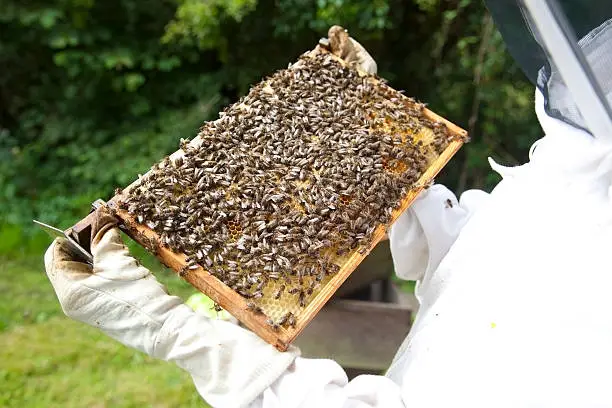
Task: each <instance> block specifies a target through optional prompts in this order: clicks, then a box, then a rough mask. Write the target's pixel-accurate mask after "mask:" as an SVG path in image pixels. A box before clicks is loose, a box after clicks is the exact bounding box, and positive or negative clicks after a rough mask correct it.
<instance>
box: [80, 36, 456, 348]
mask: <svg viewBox="0 0 612 408" xmlns="http://www.w3.org/2000/svg"><path fill="white" fill-rule="evenodd" d="M311 52H312V53H317V52H327V51H326V50H324V49H322V48H321V47H317V48H316V49H315V50H313V51H311ZM338 60H339V61H342V60H340V59H338ZM424 115H425V117H426V118H428V119H430V120H432V121H434V122H438V121H439V122H443V123H444V124H446V126H447V127H448V129H449V131H450V133H451V140H450V143H449V145H448V146H447V147H446V149H445V150H444V151H443V152H442V153H441V154H440V155H439V156H437V157H436V158H435V160H434V161H433V163H432V164H431V165H430V167H429V168H428V169H427V170H426V171H425V172H424V173H423V174H422V176H421V178H420V179H419V181H418V183H417V187H415V188H414V189H412V190H411V191H410V192H409V193H408V194H407V195H406V196H405V197H404V198H403V200H402V201H401V205H400V207H399V208H398V209H397V210H395V211H394V212H393V214H392V216H391V222H390V223H389V225H391V224H392V223H393V222H394V221H395V220H396V219H397V218H398V217H399V216H400V214H402V213H403V212H404V211H405V210H406V209H407V208H408V207H409V206H410V204H411V203H412V202H413V201H414V200H415V198H416V197H417V196H418V195H419V193H420V192H421V191H422V190H423V188H425V187H426V186H428V185H429V184H430V183H431V182H432V181H433V179H434V177H435V176H436V175H437V174H438V173H439V171H440V170H441V169H442V168H443V167H444V166H445V165H446V163H448V161H449V160H450V159H451V157H452V156H453V155H454V154H455V153H456V152H457V151H458V150H459V148H460V147H461V146H462V145H463V143H464V141H465V140H466V139H467V132H466V131H465V130H463V129H461V128H459V127H458V126H456V125H455V124H453V123H451V122H449V121H447V120H446V119H444V118H442V117H441V116H439V115H437V114H435V113H434V112H432V111H430V110H428V109H425V110H424ZM198 139H199V138H194V140H193V141H192V142H191V143H198ZM180 155H182V151H181V150H179V151H177V152H175V153H173V154H172V155H171V156H170V158H171V159H173V158H176V157H178V156H180ZM133 186H134V183H132V184H131V185H130V186H128V187H127V188H126V189H125V190H124V192H123V193H121V194H119V195H116V196H114V197H113V198H111V199H110V200H109V201H108V203H107V206H108V207H109V208H110V209H111V211H112V212H113V213H114V214H115V215H116V216H117V217H118V218H119V219H120V220H121V222H122V223H123V225H122V229H123V230H124V231H125V232H126V233H127V234H128V235H129V236H130V237H131V238H132V239H134V240H135V241H137V242H138V243H139V244H141V245H142V246H144V247H145V248H147V249H148V250H149V251H150V252H152V253H154V254H155V255H156V256H157V258H158V259H159V260H160V261H161V262H162V263H163V264H164V265H166V266H167V267H168V268H170V269H172V270H174V271H175V272H177V273H180V271H185V270H187V268H186V262H185V258H186V257H185V255H183V254H178V253H175V252H173V251H171V250H170V249H169V248H167V247H165V246H163V245H159V237H158V235H157V234H156V233H155V232H154V231H153V230H151V229H150V228H148V227H146V226H144V225H141V224H138V223H137V222H136V221H135V220H134V219H133V218H132V217H131V216H130V215H129V214H128V213H127V211H125V210H124V209H121V208H119V206H118V203H119V201H120V199H121V197H122V194H126V193H127V192H129V190H130V188H132V187H133ZM93 216H94V215H93V214H90V215H89V216H88V217H86V218H85V219H83V220H81V221H80V222H79V223H77V224H76V225H75V226H74V227H72V228H71V230H72V232H73V233H76V234H77V235H82V234H83V233H85V234H86V231H87V229H88V228H89V226H90V225H91V220H92V219H93V218H92V217H93ZM387 227H388V225H380V226H379V227H378V228H377V229H376V230H375V231H374V234H373V237H372V243H371V245H370V247H369V248H366V251H365V252H364V253H361V254H360V253H359V252H358V251H357V250H356V251H354V252H353V253H352V254H350V256H349V257H348V260H347V261H346V262H345V263H344V264H343V265H342V266H341V268H340V270H339V271H338V272H337V273H336V274H335V275H334V276H332V278H331V279H330V280H329V282H327V283H326V284H325V285H324V286H323V287H322V288H321V290H320V291H319V292H318V293H316V294H315V295H313V298H312V300H311V301H310V302H309V303H308V304H307V305H306V307H305V308H304V309H303V310H302V311H301V313H300V314H299V315H297V316H296V325H295V327H279V328H278V329H274V328H272V327H271V326H269V325H268V324H267V323H266V317H265V316H264V315H262V314H257V313H254V312H252V311H250V310H247V300H246V299H245V298H243V297H242V296H240V295H239V294H238V293H236V292H235V291H233V290H232V289H231V288H229V287H228V286H226V285H225V284H224V283H223V282H221V281H220V280H218V279H217V278H216V277H215V276H213V275H212V274H210V273H209V272H207V271H206V270H204V269H203V268H202V267H199V268H197V269H193V270H188V272H187V273H180V275H181V276H182V278H183V279H185V280H186V281H188V282H189V283H190V284H191V285H192V286H194V287H195V288H196V289H198V290H199V291H201V292H203V293H204V294H206V295H207V296H208V297H210V298H211V299H212V300H213V301H215V302H216V303H217V304H219V305H220V306H221V307H222V308H223V309H225V310H227V311H228V312H229V313H231V314H232V315H233V316H234V317H236V318H237V319H238V320H239V321H240V322H242V324H244V325H245V326H246V327H248V328H249V329H250V330H252V331H253V332H255V333H256V334H257V335H259V336H260V337H261V338H263V339H264V340H265V341H267V342H268V343H270V344H273V345H274V346H275V347H276V348H277V349H279V350H281V351H284V350H286V349H287V347H288V345H289V344H290V343H291V342H292V341H293V340H294V339H295V338H296V337H297V336H298V335H299V334H300V332H301V331H302V330H303V329H304V328H305V327H306V326H307V325H308V323H309V322H310V321H311V320H312V319H313V318H314V317H315V316H316V314H317V313H318V312H319V310H320V309H321V308H322V307H323V305H325V303H326V302H327V301H328V300H329V299H330V297H331V296H332V295H333V294H334V292H335V291H336V290H337V289H338V288H339V287H340V285H342V283H343V282H344V281H345V280H346V279H347V278H348V276H349V275H350V274H351V273H352V272H353V271H354V270H355V268H356V267H357V266H358V265H359V264H360V263H361V261H362V260H363V259H364V258H365V257H366V256H367V254H368V253H369V252H370V251H371V250H372V248H374V246H376V244H377V243H378V242H379V241H380V240H381V239H383V238H384V237H385V233H386V228H387Z"/></svg>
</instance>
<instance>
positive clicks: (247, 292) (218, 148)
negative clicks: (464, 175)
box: [112, 48, 465, 345]
mask: <svg viewBox="0 0 612 408" xmlns="http://www.w3.org/2000/svg"><path fill="white" fill-rule="evenodd" d="M449 126H450V128H451V129H449ZM464 138H465V132H463V131H461V130H460V129H458V128H456V127H454V126H453V125H452V124H448V122H446V121H444V120H443V119H441V118H439V117H437V116H436V115H435V114H432V113H431V112H429V111H427V110H426V109H424V107H423V106H422V105H421V104H418V103H416V102H415V101H413V100H411V99H409V98H406V97H404V96H403V95H401V94H400V93H398V92H396V91H394V90H393V89H391V88H390V87H388V86H386V85H385V84H384V83H383V82H382V81H381V80H380V79H378V78H375V77H372V76H368V75H364V74H362V73H360V72H358V71H357V70H355V69H353V68H350V67H347V66H346V65H345V64H343V62H342V61H341V60H339V59H338V58H336V57H334V56H333V55H332V54H330V53H328V52H326V51H324V50H322V49H319V48H318V49H316V50H315V51H313V52H310V53H307V54H305V55H303V56H302V57H301V58H300V59H299V61H298V62H296V63H295V64H294V65H293V66H290V67H289V68H288V69H285V70H282V71H279V72H277V73H275V74H274V75H273V76H271V77H270V78H267V79H265V80H264V81H262V82H261V83H260V84H258V85H257V86H255V87H253V88H252V89H251V91H250V92H249V94H248V95H247V96H245V97H244V98H242V99H241V100H240V101H239V102H237V103H236V104H234V105H232V106H230V107H228V108H227V109H226V110H225V111H224V112H222V113H221V115H220V118H219V119H218V120H216V121H214V122H209V123H206V124H205V125H204V126H203V127H202V128H201V131H200V133H199V135H198V137H196V138H195V139H194V140H193V141H191V142H188V141H182V142H181V150H180V151H179V152H177V153H175V154H174V155H172V156H171V157H169V158H166V159H165V160H164V161H162V162H161V163H159V164H157V165H155V166H154V167H153V168H152V170H151V171H150V172H149V173H147V174H146V175H145V176H143V177H141V178H140V179H139V180H138V181H136V182H135V183H134V184H133V185H131V186H130V187H128V188H127V189H125V191H124V192H123V193H122V194H120V195H118V196H117V197H115V199H113V200H112V201H113V203H114V204H115V205H116V206H115V207H114V208H115V210H116V214H117V215H118V216H119V217H120V218H122V219H123V220H124V221H125V223H126V225H127V226H128V229H129V230H130V229H131V230H132V231H133V232H134V235H135V238H136V239H137V240H138V241H140V242H141V243H143V244H145V245H146V246H147V247H149V249H151V250H153V251H155V252H156V253H158V255H159V253H160V252H162V253H172V254H175V255H177V254H178V256H179V257H178V258H177V259H179V261H177V263H172V264H171V265H170V266H172V267H173V268H174V269H177V272H179V273H180V274H181V276H183V277H184V278H185V279H187V280H188V281H190V282H192V283H193V284H194V285H196V286H197V287H198V288H199V289H201V290H203V291H204V292H205V293H207V294H209V295H212V296H211V297H213V299H215V300H216V301H218V302H219V303H221V305H222V306H223V307H224V308H226V309H227V310H228V311H229V312H230V313H233V314H234V315H235V316H236V317H238V318H239V319H241V317H242V319H241V320H243V322H244V323H245V324H247V326H249V327H251V328H252V329H254V331H256V332H257V333H258V334H260V335H262V333H264V332H265V335H262V337H264V338H265V339H266V340H268V341H270V338H271V337H272V338H274V335H273V334H271V333H274V332H277V337H279V338H282V341H281V342H280V343H278V342H277V345H278V344H285V345H286V343H287V342H288V341H290V340H291V339H292V338H293V337H295V335H297V333H299V331H300V330H301V329H302V328H303V326H304V325H305V324H306V323H307V322H308V321H309V320H310V319H311V318H312V317H313V316H314V314H315V313H316V311H317V310H319V308H320V307H321V306H322V305H323V303H324V302H325V301H326V300H327V299H328V298H329V297H330V296H331V294H332V293H333V291H334V290H335V288H337V287H338V285H339V284H340V283H341V282H342V281H343V280H344V279H346V277H347V276H348V274H349V273H350V272H351V271H352V270H353V269H354V268H355V267H356V266H357V265H358V263H359V262H360V260H361V259H363V257H365V255H367V252H369V250H370V249H371V248H372V246H373V245H375V243H376V242H377V241H378V240H379V239H380V238H381V236H382V234H383V233H384V230H385V228H386V227H387V226H388V225H389V224H390V223H391V222H392V221H393V220H394V219H395V218H396V217H397V216H398V215H399V213H400V212H401V211H402V210H404V209H405V208H406V207H407V205H408V204H409V202H410V201H412V199H413V198H414V196H416V193H417V192H418V191H419V190H420V189H421V188H423V186H424V185H425V184H427V183H429V182H430V181H431V178H432V177H433V176H434V175H435V173H436V172H437V171H438V170H439V169H440V168H441V167H442V166H443V165H444V164H445V163H446V161H447V160H448V159H449V158H450V156H451V155H452V154H453V153H454V152H455V151H456V150H457V149H458V148H459V146H460V145H461V143H462V142H463V141H464ZM185 256H186V257H185ZM181 257H182V261H180V259H181ZM162 259H163V257H162ZM179 264H180V265H181V266H180V268H178V267H177V266H178V265H179ZM204 274H210V275H212V276H210V275H208V276H204ZM201 279H205V280H206V282H207V283H206V284H204V285H203V286H205V287H199V286H201V285H200V284H196V283H195V282H200V283H201ZM211 285H212V286H218V287H216V288H210V286H211ZM213 289H215V290H213ZM220 292H223V293H224V294H225V295H223V296H219V293H220ZM245 316H249V317H248V318H247V319H245ZM264 325H265V328H264Z"/></svg>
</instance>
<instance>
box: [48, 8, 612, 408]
mask: <svg viewBox="0 0 612 408" xmlns="http://www.w3.org/2000/svg"><path fill="white" fill-rule="evenodd" d="M488 6H489V8H490V11H491V13H492V15H493V17H494V20H495V21H496V23H497V25H498V27H499V29H500V31H501V32H502V35H503V36H504V39H505V41H506V43H507V46H508V48H509V49H510V51H511V52H512V53H513V54H514V55H515V57H516V59H517V61H518V62H519V63H520V64H521V66H522V67H523V68H524V69H525V71H526V73H527V74H528V76H529V77H530V78H531V79H533V80H534V82H535V83H536V84H537V90H536V95H535V102H536V112H537V115H538V118H539V121H540V124H541V126H542V129H543V131H544V134H545V136H544V137H543V138H542V139H540V140H538V141H537V142H536V144H534V146H533V147H532V149H531V152H530V155H529V156H530V157H529V162H528V163H526V164H524V165H522V166H517V167H513V168H507V167H502V166H500V165H497V164H495V163H494V162H492V161H491V165H492V168H493V170H494V171H496V172H498V173H499V174H501V175H502V177H503V181H501V182H500V183H499V185H498V186H497V187H496V188H495V189H494V190H493V192H492V193H491V194H486V193H484V192H481V191H467V192H465V193H464V194H463V195H462V196H461V198H460V199H459V201H457V199H456V198H455V196H454V195H453V193H451V192H450V191H449V190H448V189H446V188H445V187H443V186H441V185H435V186H433V187H431V188H429V189H428V190H427V191H426V192H424V193H423V194H421V196H420V197H419V198H418V199H417V200H416V202H415V203H414V205H413V206H412V207H411V208H410V209H409V210H408V211H407V212H406V213H405V214H403V215H402V216H401V218H400V219H399V220H398V221H397V223H396V224H395V225H394V226H393V228H392V229H391V231H390V235H389V237H390V240H391V250H392V255H393V259H394V263H395V267H396V271H397V274H398V275H399V276H400V277H401V278H404V279H413V280H418V286H417V297H418V299H419V301H420V304H421V307H420V311H419V313H418V316H417V318H416V322H415V324H414V326H413V328H412V330H411V332H410V334H409V335H408V338H407V339H406V340H405V342H404V344H403V345H402V346H401V348H400V350H399V351H398V353H397V355H396V357H395V359H394V361H393V363H392V365H391V367H390V368H389V371H388V372H387V374H386V375H385V376H372V375H363V376H359V377H356V378H355V379H353V380H352V381H350V382H349V381H348V380H347V376H346V374H345V373H344V371H343V370H342V368H341V367H340V366H339V365H338V364H337V363H336V362H334V361H331V360H325V359H306V358H302V357H300V355H299V351H298V350H297V349H295V348H289V350H288V351H287V352H284V353H281V352H278V351H276V350H275V349H274V348H273V347H272V346H270V345H268V344H267V343H265V342H264V341H262V340H261V339H259V338H258V337H257V336H255V335H254V334H252V333H251V332H249V331H247V330H244V329H242V328H240V327H238V326H237V325H234V324H231V323H228V322H225V321H221V320H210V319H208V318H206V317H204V316H202V315H201V314H196V313H195V312H193V311H192V310H191V309H190V308H189V307H187V306H186V305H184V304H183V303H182V302H181V300H179V299H178V298H177V297H174V296H170V295H168V294H167V292H166V290H165V288H164V287H163V286H162V285H161V284H160V283H158V282H157V280H156V279H155V278H154V277H153V275H151V273H150V272H149V271H148V270H147V269H145V268H144V267H142V266H140V265H139V264H138V262H137V261H136V260H134V258H132V257H131V256H130V254H129V253H128V250H127V249H126V247H125V246H124V245H123V243H122V241H121V238H120V236H119V231H118V230H117V228H115V227H114V224H113V222H112V221H108V222H107V221H104V220H100V223H99V224H98V225H97V226H96V228H95V236H94V238H93V243H92V247H93V249H92V252H93V256H94V266H93V269H92V268H91V267H89V266H87V265H86V264H83V263H79V262H76V261H74V260H72V259H71V258H70V257H69V256H67V255H66V252H65V250H64V244H63V243H62V241H56V242H55V243H54V244H53V245H52V246H51V247H50V248H49V249H48V251H47V253H46V255H45V266H46V269H47V273H48V275H49V279H50V280H51V282H52V284H53V287H54V288H55V291H56V292H57V296H58V298H59V301H60V303H61V305H62V308H63V310H64V312H65V313H66V314H67V315H68V316H70V317H71V318H73V319H76V320H79V321H82V322H84V323H87V324H89V325H91V326H94V327H98V328H99V329H101V330H102V331H104V332H105V333H106V334H108V335H109V336H111V337H113V338H114V339H116V340H118V341H120V342H122V343H123V344H125V345H127V346H130V347H134V348H136V349H138V350H141V351H143V352H145V353H147V354H149V355H151V356H153V357H155V358H159V359H163V360H167V361H174V362H175V363H176V364H178V365H179V366H180V367H182V368H183V369H185V370H186V371H188V372H189V373H190V374H191V376H192V377H193V381H194V383H195V386H196V388H197V390H198V392H199V393H200V394H201V395H202V397H203V398H204V399H205V400H206V401H207V402H208V403H209V404H211V405H213V406H215V407H238V406H252V407H267V408H268V407H282V408H288V407H317V408H323V407H385V408H392V407H411V408H423V407H487V408H489V407H555V408H559V407H610V406H612V391H611V386H610V381H611V380H612V295H611V293H612V189H611V186H612V143H610V142H611V140H612V125H611V123H612V120H611V116H610V110H609V106H608V99H609V98H610V92H611V90H612V28H611V26H612V20H610V17H612V4H611V2H608V1H599V0H590V1H564V2H563V4H562V5H561V7H559V5H558V4H556V2H555V1H553V0H546V1H544V0H523V1H520V2H517V1H491V2H489V4H488ZM565 16H569V17H571V20H570V21H569V22H568V20H567V18H565ZM575 38H581V40H580V42H579V43H577V42H576V41H575ZM352 44H354V43H352ZM543 49H544V50H545V52H544V51H543ZM357 51H358V52H357V54H356V55H357V56H356V58H358V59H359V60H360V61H361V63H362V64H364V65H363V66H364V67H365V68H367V67H370V69H375V64H374V62H373V60H371V59H370V58H369V55H368V54H367V53H366V52H365V51H364V50H363V49H362V48H360V47H357ZM510 114H511V113H510ZM447 200H451V202H452V204H453V206H452V207H450V206H448V205H446V204H447ZM364 335H365V336H367V333H364Z"/></svg>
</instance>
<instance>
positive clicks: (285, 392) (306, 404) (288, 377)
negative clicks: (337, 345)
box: [249, 357, 405, 408]
mask: <svg viewBox="0 0 612 408" xmlns="http://www.w3.org/2000/svg"><path fill="white" fill-rule="evenodd" d="M249 407H250V408H310V407H314V408H323V407H325V408H366V407H371V408H378V407H381V408H382V407H385V408H395V407H402V408H404V407H405V405H404V403H403V400H402V396H401V393H400V388H399V386H398V385H397V384H396V383H394V382H393V381H391V380H390V379H389V378H387V377H384V376H379V375H360V376H358V377H356V378H354V379H353V380H352V381H350V382H349V381H348V379H347V376H346V373H345V372H344V370H343V369H342V367H340V366H339V365H338V363H336V362H335V361H333V360H324V359H306V358H301V357H298V358H297V359H296V360H295V361H294V362H293V364H292V365H291V366H290V367H289V369H287V371H286V372H285V373H284V374H283V375H282V376H281V377H280V378H278V379H277V380H276V381H275V382H274V383H273V384H272V385H271V386H270V387H268V388H267V389H266V390H265V391H264V392H263V393H262V394H261V395H260V396H259V397H258V398H257V399H256V400H255V401H253V403H252V404H251V405H250V406H249Z"/></svg>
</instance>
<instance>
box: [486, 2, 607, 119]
mask: <svg viewBox="0 0 612 408" xmlns="http://www.w3.org/2000/svg"><path fill="white" fill-rule="evenodd" d="M485 2H486V4H487V8H488V9H489V12H490V13H491V16H492V17H493V20H494V21H495V24H496V26H497V28H498V29H499V31H500V33H501V35H502V37H503V38H504V42H505V44H506V46H507V48H508V51H509V52H510V53H511V54H512V56H513V57H514V59H515V60H516V61H517V63H518V64H519V65H520V67H521V68H522V70H523V72H524V73H525V75H526V76H527V77H528V78H529V80H530V81H531V82H533V83H534V84H535V85H537V87H538V88H539V89H540V90H541V91H542V94H543V95H544V100H545V110H546V112H547V113H548V114H549V115H550V116H552V117H556V118H558V119H561V120H563V121H565V122H567V123H569V124H571V125H573V126H576V127H580V128H583V129H586V128H587V127H586V125H585V123H584V120H583V118H582V117H581V115H580V113H579V111H578V109H577V107H576V105H575V104H574V102H573V100H572V98H571V96H570V93H569V91H568V89H567V87H566V86H565V84H564V82H563V80H562V79H561V76H560V75H559V73H558V71H557V68H556V64H558V63H563V62H562V61H553V60H552V58H549V57H548V55H547V53H546V51H545V50H544V49H543V47H541V46H540V44H541V42H540V41H538V39H537V38H536V36H535V35H534V34H533V32H534V31H535V30H531V28H530V27H531V26H530V24H529V23H528V19H527V18H526V17H525V16H526V14H525V11H524V9H523V8H522V6H521V5H520V3H521V2H520V0H487V1H485ZM556 3H557V4H558V5H559V7H560V9H561V11H562V12H563V14H564V15H565V17H566V19H567V20H568V22H569V25H570V27H569V28H570V29H571V30H572V31H573V34H574V36H575V38H577V39H579V41H578V46H579V48H580V50H581V51H582V53H583V55H584V57H585V60H586V62H587V63H588V65H589V66H590V68H591V70H592V72H593V74H594V77H595V80H596V81H597V82H598V84H599V87H600V88H601V90H602V93H603V95H604V96H605V97H606V99H607V100H608V102H609V103H610V102H612V0H556Z"/></svg>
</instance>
